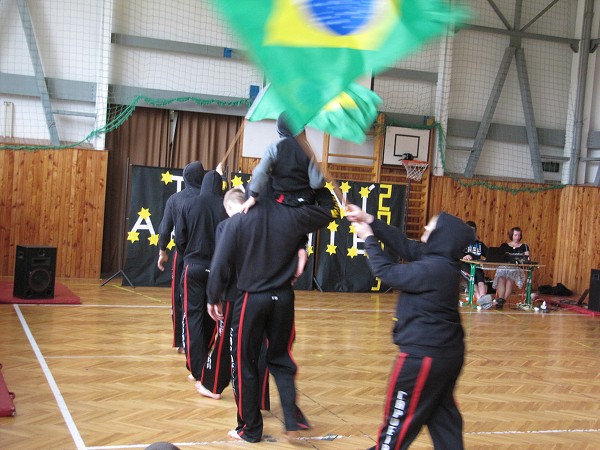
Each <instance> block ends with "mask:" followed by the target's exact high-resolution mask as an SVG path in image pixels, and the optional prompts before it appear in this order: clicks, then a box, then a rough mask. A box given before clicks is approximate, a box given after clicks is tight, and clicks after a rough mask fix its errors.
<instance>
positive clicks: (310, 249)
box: [306, 245, 315, 256]
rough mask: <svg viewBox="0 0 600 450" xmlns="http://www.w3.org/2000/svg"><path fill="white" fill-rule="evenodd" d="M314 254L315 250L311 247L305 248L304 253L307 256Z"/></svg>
mask: <svg viewBox="0 0 600 450" xmlns="http://www.w3.org/2000/svg"><path fill="white" fill-rule="evenodd" d="M314 252H315V249H314V248H313V246H312V245H307V246H306V253H308V256H310V255H312V254H313V253H314Z"/></svg>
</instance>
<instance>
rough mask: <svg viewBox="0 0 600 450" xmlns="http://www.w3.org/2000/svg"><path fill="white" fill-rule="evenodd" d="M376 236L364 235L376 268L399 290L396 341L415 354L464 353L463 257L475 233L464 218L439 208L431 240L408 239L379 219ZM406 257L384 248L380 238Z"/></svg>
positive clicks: (372, 267) (389, 248) (374, 268)
mask: <svg viewBox="0 0 600 450" xmlns="http://www.w3.org/2000/svg"><path fill="white" fill-rule="evenodd" d="M371 226H372V229H373V233H374V234H375V236H369V237H368V238H367V239H366V241H365V249H366V251H367V254H368V255H369V259H368V263H369V266H370V267H371V271H372V272H373V274H374V275H375V276H377V277H379V278H381V281H382V282H383V283H385V284H387V285H388V286H392V287H394V288H397V289H399V290H400V291H401V293H400V295H399V297H398V302H397V304H396V319H397V322H395V325H394V343H395V344H396V345H398V346H399V347H400V350H401V351H402V352H406V353H409V354H412V355H416V356H432V357H443V356H448V357H455V356H460V355H462V354H463V353H464V331H463V328H462V325H461V322H460V313H459V311H458V300H459V282H460V277H461V275H460V262H459V259H460V258H461V257H462V255H463V251H464V248H465V247H466V246H467V245H468V244H469V243H470V242H473V241H474V240H475V233H474V232H473V230H472V229H471V228H470V227H469V226H467V225H466V224H465V223H464V222H463V221H462V220H460V219H459V218H457V217H454V216H452V215H450V214H446V213H441V214H440V215H439V217H438V221H437V225H436V228H435V229H434V230H433V231H432V232H431V234H430V236H429V239H428V241H427V243H422V242H420V241H415V240H411V239H408V238H407V237H406V236H405V235H404V234H402V233H401V232H400V231H399V230H398V229H397V228H395V227H392V226H389V225H387V224H385V223H383V222H381V221H380V220H377V219H376V220H375V221H374V222H373V223H372V225H371ZM377 238H379V239H380V240H381V242H383V243H384V244H385V247H386V250H391V251H392V252H393V253H395V254H397V255H398V256H400V257H401V258H404V259H405V260H408V261H411V262H409V263H407V264H398V262H397V261H396V260H394V259H392V258H391V257H390V255H389V254H387V253H385V252H384V251H383V250H382V249H381V246H380V244H379V242H378V240H377Z"/></svg>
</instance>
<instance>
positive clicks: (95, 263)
mask: <svg viewBox="0 0 600 450" xmlns="http://www.w3.org/2000/svg"><path fill="white" fill-rule="evenodd" d="M86 156H87V158H88V159H89V160H90V161H91V162H92V167H93V169H92V172H91V174H92V177H93V178H94V180H95V183H94V185H93V186H92V191H93V192H95V194H96V197H95V201H94V203H93V204H92V205H90V207H91V209H92V215H91V216H90V224H91V226H92V229H91V237H92V239H93V243H92V244H93V253H92V254H91V256H92V255H93V260H92V261H90V267H89V270H90V271H91V273H95V274H96V275H99V273H100V271H99V270H97V269H98V268H100V266H101V264H102V236H103V232H104V209H105V202H106V195H105V192H106V183H107V177H108V173H107V163H108V158H105V159H104V160H102V159H99V158H94V156H95V155H94V154H92V153H91V152H86ZM99 193H102V194H101V195H98V194H99ZM156 231H157V232H158V230H156ZM98 237H99V239H98Z"/></svg>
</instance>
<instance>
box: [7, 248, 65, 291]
mask: <svg viewBox="0 0 600 450" xmlns="http://www.w3.org/2000/svg"><path fill="white" fill-rule="evenodd" d="M55 276H56V247H39V246H26V245H17V253H16V259H15V280H14V287H13V296H14V297H18V298H23V299H28V298H54V280H55Z"/></svg>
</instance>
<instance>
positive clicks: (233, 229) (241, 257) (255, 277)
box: [207, 200, 332, 304]
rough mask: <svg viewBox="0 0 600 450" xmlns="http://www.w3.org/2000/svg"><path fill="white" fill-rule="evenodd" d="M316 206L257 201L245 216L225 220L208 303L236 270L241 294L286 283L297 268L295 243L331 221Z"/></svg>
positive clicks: (328, 215) (211, 301)
mask: <svg viewBox="0 0 600 450" xmlns="http://www.w3.org/2000/svg"><path fill="white" fill-rule="evenodd" d="M331 220H332V216H331V214H330V212H329V211H328V210H325V209H324V208H321V207H318V206H315V205H305V206H303V207H302V208H294V207H289V206H285V205H281V204H279V203H277V202H275V201H273V200H268V201H263V202H259V203H257V204H256V205H255V206H253V207H252V209H250V210H249V211H248V213H247V214H236V215H234V216H233V217H231V219H230V220H228V221H227V223H226V225H225V227H224V229H223V232H222V236H221V237H220V238H219V242H218V245H217V248H216V250H215V255H214V257H213V260H212V264H211V269H210V271H211V274H210V277H209V279H208V289H207V290H208V303H210V304H215V303H218V302H219V300H220V299H221V298H222V295H223V292H224V291H225V289H226V286H227V282H228V280H229V268H230V267H233V268H235V272H236V275H237V287H238V289H239V290H240V291H242V292H252V293H255V292H265V291H269V290H274V289H278V288H280V287H283V286H286V285H288V284H289V283H290V282H291V280H292V278H293V276H294V272H295V271H296V266H297V257H298V247H299V246H300V244H301V242H303V240H305V239H306V235H307V234H308V233H311V232H314V231H316V230H318V229H319V228H322V227H324V226H326V225H327V224H328V223H329V222H331Z"/></svg>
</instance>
